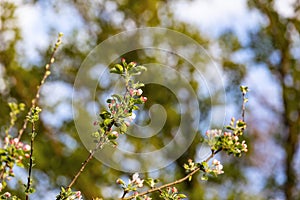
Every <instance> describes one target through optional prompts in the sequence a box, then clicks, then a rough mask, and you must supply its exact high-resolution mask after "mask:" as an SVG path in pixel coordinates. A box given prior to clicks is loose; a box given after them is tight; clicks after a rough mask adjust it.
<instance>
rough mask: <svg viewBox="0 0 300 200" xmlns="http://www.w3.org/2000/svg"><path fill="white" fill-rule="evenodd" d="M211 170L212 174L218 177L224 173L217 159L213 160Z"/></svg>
mask: <svg viewBox="0 0 300 200" xmlns="http://www.w3.org/2000/svg"><path fill="white" fill-rule="evenodd" d="M212 164H213V168H212V172H213V173H215V174H217V175H219V174H223V173H224V171H223V170H222V169H223V165H222V164H221V163H220V161H218V160H217V159H214V160H213V162H212Z"/></svg>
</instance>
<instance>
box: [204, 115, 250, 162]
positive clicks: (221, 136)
mask: <svg viewBox="0 0 300 200" xmlns="http://www.w3.org/2000/svg"><path fill="white" fill-rule="evenodd" d="M225 128H226V129H227V130H228V131H225V132H222V130H216V129H215V130H208V131H207V132H206V139H205V142H206V143H207V144H208V145H209V146H210V148H211V150H212V151H219V150H223V151H225V152H227V153H228V154H233V155H234V156H241V154H242V153H245V152H248V148H247V144H246V141H245V140H241V136H242V135H243V131H244V130H245V128H246V123H245V122H244V121H242V120H237V121H236V122H235V119H234V118H232V119H231V122H230V125H229V126H226V127H225Z"/></svg>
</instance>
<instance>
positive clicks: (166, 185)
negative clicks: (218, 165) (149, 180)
mask: <svg viewBox="0 0 300 200" xmlns="http://www.w3.org/2000/svg"><path fill="white" fill-rule="evenodd" d="M220 151H221V150H218V151H216V152H214V151H213V152H212V154H211V155H210V156H209V157H208V158H207V159H206V160H205V161H204V162H208V161H209V160H210V159H212V158H213V157H214V156H215V155H216V154H217V153H218V152H220ZM200 170H201V168H200V167H198V168H196V169H195V170H194V171H192V172H190V173H189V174H188V175H186V176H185V177H183V178H181V179H178V180H176V181H174V182H171V183H167V184H165V185H162V186H160V187H156V188H151V189H150V190H147V191H145V192H141V193H138V194H137V195H132V196H129V197H126V198H124V197H122V198H121V200H130V199H133V198H135V197H138V196H143V195H146V194H149V193H153V192H156V191H161V190H162V189H164V188H167V187H171V186H173V185H177V184H179V183H182V182H184V181H186V180H187V179H189V178H190V177H191V176H193V175H194V174H196V173H197V172H198V171H200ZM123 196H124V195H123Z"/></svg>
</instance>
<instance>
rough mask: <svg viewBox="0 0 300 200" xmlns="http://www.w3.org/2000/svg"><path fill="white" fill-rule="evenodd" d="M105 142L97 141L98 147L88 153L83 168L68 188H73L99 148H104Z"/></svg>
mask: <svg viewBox="0 0 300 200" xmlns="http://www.w3.org/2000/svg"><path fill="white" fill-rule="evenodd" d="M105 143H106V141H102V140H99V142H98V143H97V145H96V147H95V148H94V149H93V150H91V151H90V154H89V155H88V157H87V159H86V160H85V161H84V162H83V163H82V165H81V168H80V169H79V171H78V172H77V173H76V175H75V176H74V178H73V180H72V181H71V182H70V184H69V185H68V187H67V189H69V188H71V187H72V186H73V185H74V183H75V182H76V180H77V179H78V178H79V176H80V174H81V173H82V172H83V170H84V169H85V167H86V165H87V164H88V163H89V162H90V161H91V160H92V158H93V156H94V154H95V153H96V151H97V150H98V149H102V147H103V145H104V144H105Z"/></svg>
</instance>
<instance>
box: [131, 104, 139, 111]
mask: <svg viewBox="0 0 300 200" xmlns="http://www.w3.org/2000/svg"><path fill="white" fill-rule="evenodd" d="M139 109H140V108H139V107H138V106H136V105H134V106H132V110H139Z"/></svg>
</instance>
